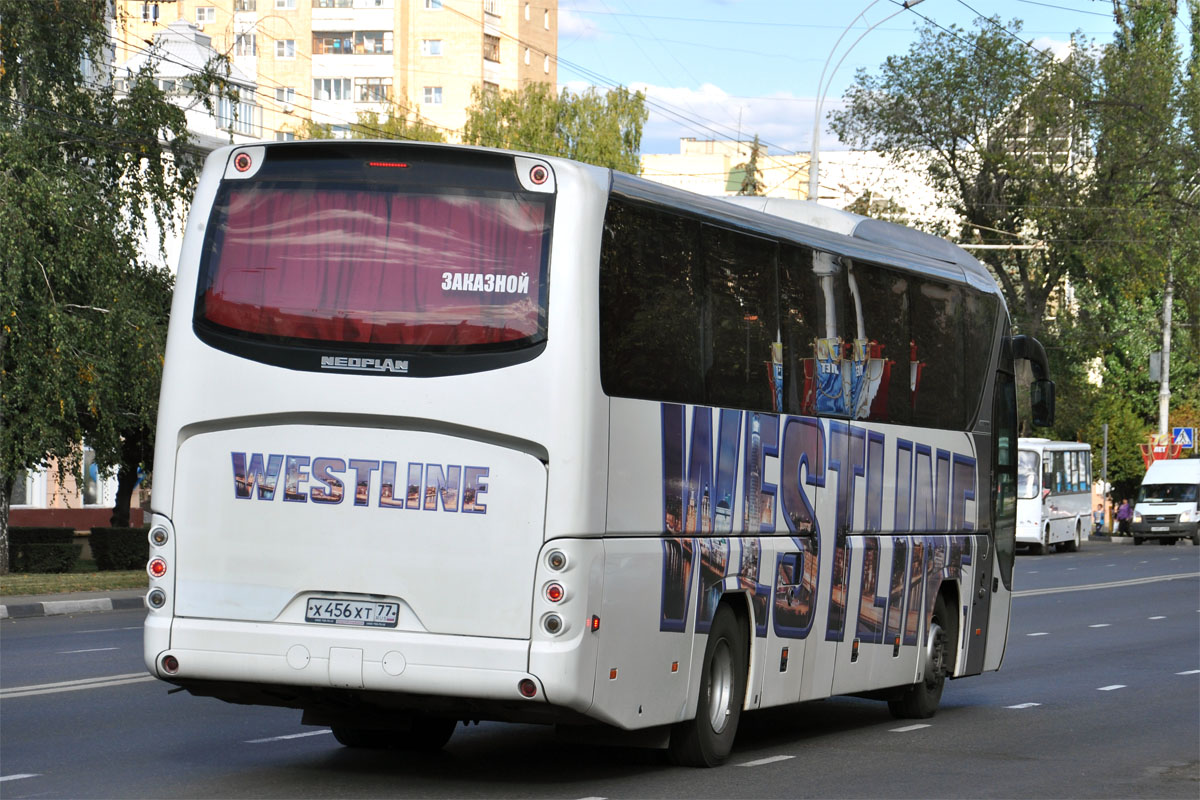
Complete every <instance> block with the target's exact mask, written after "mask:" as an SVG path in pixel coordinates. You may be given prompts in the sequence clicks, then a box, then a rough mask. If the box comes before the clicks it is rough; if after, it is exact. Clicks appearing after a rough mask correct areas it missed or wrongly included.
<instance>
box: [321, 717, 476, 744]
mask: <svg viewBox="0 0 1200 800" xmlns="http://www.w3.org/2000/svg"><path fill="white" fill-rule="evenodd" d="M457 725H458V720H454V719H447V718H444V717H427V716H424V715H421V714H414V715H413V717H412V718H411V719H410V721H409V725H408V727H406V728H401V729H378V728H355V727H351V726H348V725H334V726H333V738H334V739H337V741H338V743H339V744H341V745H342V746H344V747H356V748H364V749H369V750H410V751H419V752H432V751H434V750H441V749H442V748H443V747H445V746H446V742H448V741H450V737H451V736H452V735H453V734H454V728H455V726H457Z"/></svg>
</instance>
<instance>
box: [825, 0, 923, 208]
mask: <svg viewBox="0 0 1200 800" xmlns="http://www.w3.org/2000/svg"><path fill="white" fill-rule="evenodd" d="M879 2H880V0H872V2H871V3H870V4H869V5H868V6H867V7H866V8H864V9H863V10H862V11H860V12H858V16H857V17H855V18H854V19H853V20H851V21H850V24H849V25H847V26H846V30H844V31H842V35H841V36H839V37H838V38H837V41H836V42H834V43H833V47H832V48H831V49H830V51H829V57H828V58H826V59H825V66H823V67H822V68H821V77H820V78H819V79H818V80H817V104H816V109H815V110H814V113H813V130H812V154H811V155H810V156H809V159H808V199H809V200H811V201H812V202H814V203H815V202H817V190H818V185H817V184H818V180H817V177H818V171H819V159H818V156H819V155H820V149H821V147H820V141H821V106H822V105H824V103H825V93H826V92H828V91H829V84H831V83H833V76H834V75H836V74H837V71H838V68H839V67H841V66H842V62H843V61H845V60H846V56H848V55H850V51H851V50H853V49H854V46H855V45H857V44H858V43H859V42H861V41H862V40H863V37H864V36H866V35H867V34H868V33H870V32H871V31H873V30H875V29H876V28H878V27H879V26H880V25H882V24H883V23H885V22H887V21H888V20H889V19H891V18H892V17H895V16H897V15H899V14H902V13H904V12H905V11H907V10H908V9H910V8H912V7H913V6H915V5H920V4H921V3H923V2H925V0H905V2H904V3H902V4H901V5H900V10H899V11H896V12H895V13H892V14H888V15H887V16H886V17H884V18H883V19H881V20H879V21H878V22H876V23H873V24H872V25H871V26H869V27H868V28H867V29H866V30H865V31H863V32H862V33H861V34H859V36H858V38H857V39H855V40H854V41H853V42H851V44H850V46H849V47H847V48H846V51H845V52H844V53H842V57H841V58H840V59H838V62H837V64H836V65H835V66H834V68H833V71H832V72H830V73H829V80H828V81H826V80H825V72H826V70H828V69H829V62H830V61H832V60H833V55H834V53H836V52H837V49H838V45H840V44H841V43H842V39H845V38H846V34H847V33H849V32H850V30H851V29H852V28H853V27H854V23H856V22H858V21H859V20H860V19H862V18H863V17H864V16H865V15H866V13H867V12H868V11H870V10H871V9H872V8H874V7H875V5H876V4H878V3H879Z"/></svg>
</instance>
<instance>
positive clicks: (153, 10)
mask: <svg viewBox="0 0 1200 800" xmlns="http://www.w3.org/2000/svg"><path fill="white" fill-rule="evenodd" d="M142 22H158V3H142Z"/></svg>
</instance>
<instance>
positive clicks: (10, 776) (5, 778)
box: [0, 772, 39, 783]
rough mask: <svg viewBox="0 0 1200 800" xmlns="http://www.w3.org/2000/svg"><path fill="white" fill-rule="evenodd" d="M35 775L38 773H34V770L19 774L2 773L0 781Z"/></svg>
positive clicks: (22, 778) (34, 776)
mask: <svg viewBox="0 0 1200 800" xmlns="http://www.w3.org/2000/svg"><path fill="white" fill-rule="evenodd" d="M37 777H39V776H38V773H36V772H25V773H22V774H20V775H4V776H3V777H0V783H3V782H4V781H22V780H25V779H26V778H37Z"/></svg>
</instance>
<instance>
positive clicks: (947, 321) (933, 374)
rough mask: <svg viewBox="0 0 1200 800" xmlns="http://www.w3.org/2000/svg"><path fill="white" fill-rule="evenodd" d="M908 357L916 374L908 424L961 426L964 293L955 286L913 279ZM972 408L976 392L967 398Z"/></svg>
mask: <svg viewBox="0 0 1200 800" xmlns="http://www.w3.org/2000/svg"><path fill="white" fill-rule="evenodd" d="M914 284H916V285H915V287H914V289H913V291H911V292H910V294H909V298H910V300H911V302H912V321H913V326H912V329H913V336H912V360H913V361H914V362H915V367H914V370H915V372H916V374H917V376H918V378H917V380H916V387H915V389H914V390H913V424H914V425H919V426H921V427H925V428H949V429H951V430H965V429H966V424H967V422H968V420H967V419H966V417H967V410H966V402H965V399H964V396H963V371H964V369H965V367H964V363H963V361H964V359H963V307H962V306H963V297H962V290H961V289H959V288H958V287H956V286H951V285H949V284H945V283H940V282H938V281H931V280H923V281H914ZM971 402H972V408H971V412H972V413H973V412H974V411H975V408H974V406H975V404H976V403H977V398H971Z"/></svg>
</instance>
